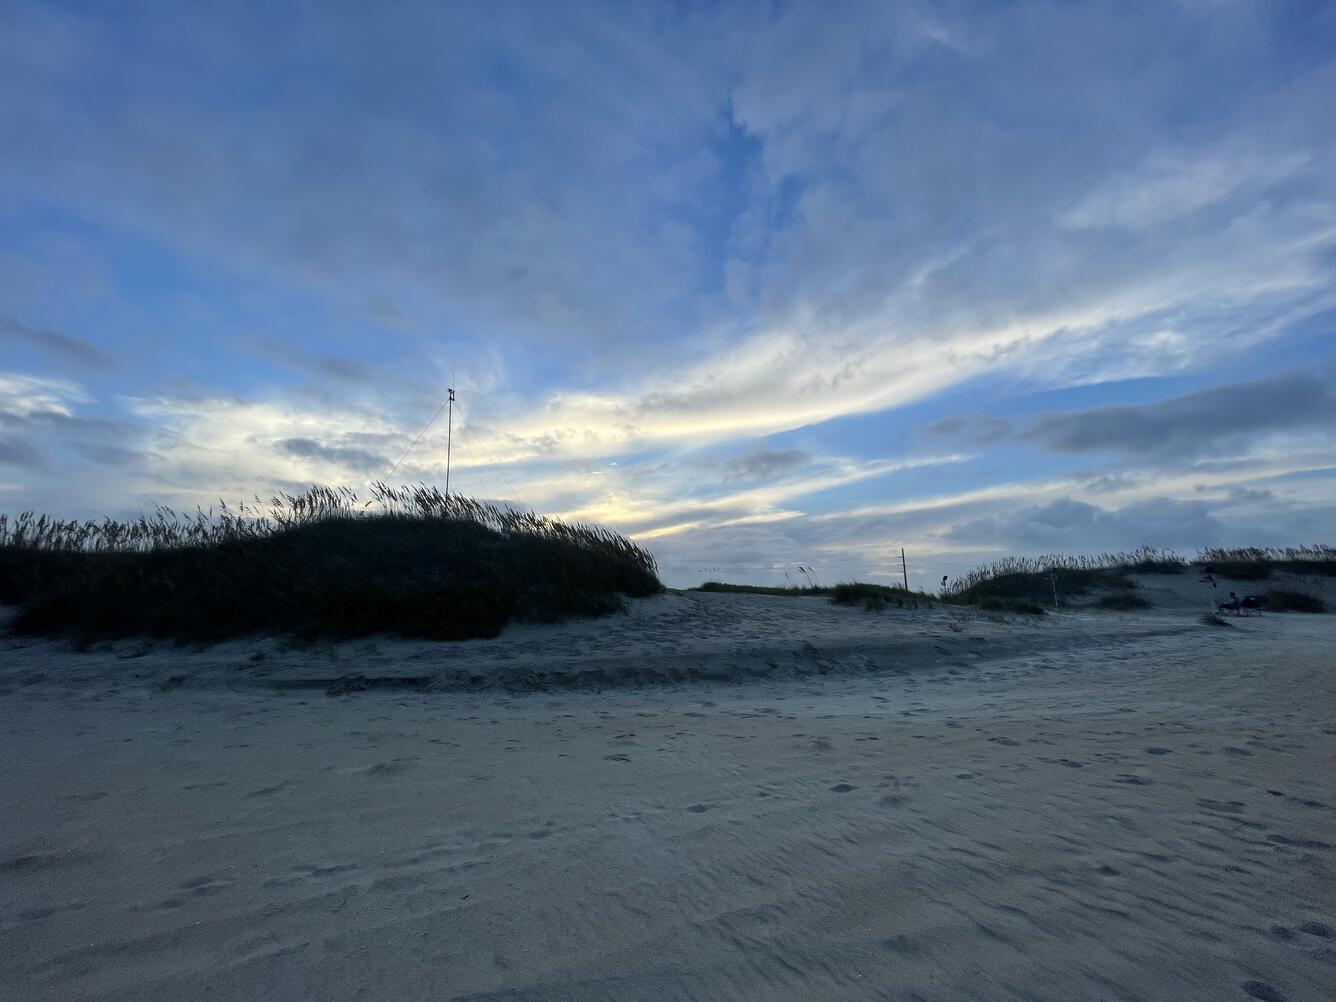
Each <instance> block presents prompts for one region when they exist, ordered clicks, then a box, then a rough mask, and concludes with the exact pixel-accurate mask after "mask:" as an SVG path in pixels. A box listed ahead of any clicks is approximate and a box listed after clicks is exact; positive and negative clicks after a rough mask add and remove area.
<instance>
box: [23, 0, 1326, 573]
mask: <svg viewBox="0 0 1336 1002" xmlns="http://www.w3.org/2000/svg"><path fill="white" fill-rule="evenodd" d="M1334 49H1336V13H1333V12H1332V11H1331V10H1329V9H1324V8H1322V7H1302V6H1299V5H1284V4H1277V5H1264V4H1255V3H1249V2H1243V0H1239V2H1226V3H1218V4H1197V3H1169V4H1162V5H1153V6H1150V7H1147V8H1140V9H1138V10H1136V11H1129V10H1127V9H1126V8H1125V7H1123V6H1121V5H1118V6H1115V5H1100V4H1095V5H1083V6H1081V7H1080V8H1068V7H1056V8H1055V7H1054V6H1052V5H1048V4H1041V3H1020V4H1015V5H1007V6H1006V7H1005V8H1001V7H998V6H997V5H991V4H964V5H952V6H950V7H946V6H944V5H940V4H935V3H927V2H925V3H915V4H905V5H895V7H894V9H887V5H882V4H866V5H855V6H854V7H850V8H849V10H847V11H846V12H844V13H843V14H842V15H841V16H840V17H838V18H834V17H831V16H830V15H829V14H823V13H822V12H821V11H819V10H816V9H814V8H803V7H799V6H794V7H785V6H780V7H778V8H776V7H774V6H773V5H770V4H755V5H752V4H736V5H729V6H727V7H726V8H722V9H711V10H707V9H684V8H681V7H680V6H678V5H666V4H665V5H660V4H655V3H649V4H645V5H638V6H635V7H633V8H629V9H628V8H626V7H625V6H623V5H606V4H601V3H585V4H576V5H561V6H560V8H559V9H558V8H553V7H552V6H551V5H536V4H535V5H529V4H517V5H507V6H506V7H505V8H504V9H499V10H495V11H489V12H488V13H487V15H486V16H483V15H481V14H479V13H476V12H471V11H468V10H464V9H453V10H446V9H443V8H441V7H440V5H433V4H411V3H410V4H404V5H398V6H396V7H395V9H394V11H393V12H392V13H385V12H378V13H377V14H376V15H375V16H374V17H373V16H372V15H371V14H370V13H369V12H359V11H358V10H356V9H355V8H342V9H334V8H324V9H304V10H297V11H289V12H285V13H283V14H274V13H272V12H261V11H259V10H258V9H250V8H237V9H229V10H210V11H207V12H201V11H191V12H185V11H183V10H181V9H180V8H179V7H178V6H176V5H158V4H152V3H142V4H131V5H127V6H125V7H124V9H120V10H117V11H95V12H90V11H89V10H87V9H86V8H82V7H76V6H68V7H67V6H64V5H61V4H35V3H33V4H26V3H20V4H11V5H7V6H6V7H5V8H4V10H3V11H0V124H2V125H3V128H4V132H5V134H6V135H7V136H13V137H19V139H20V141H18V142H15V143H13V144H11V147H10V150H9V152H8V153H7V155H6V157H4V158H2V159H0V193H3V194H0V344H2V345H4V346H5V347H6V349H7V351H6V359H5V361H4V364H3V366H0V370H2V371H0V509H8V510H15V509H22V508H28V507H39V508H44V509H50V510H54V511H57V512H60V513H71V514H90V513H94V512H101V511H112V512H123V511H130V510H135V509H138V508H143V507H146V506H151V505H152V504H154V503H158V502H162V503H169V504H173V505H176V506H180V505H183V504H185V505H190V504H195V503H200V504H204V505H206V506H207V505H208V504H209V503H211V502H212V501H214V500H215V499H217V498H219V497H222V498H225V499H229V500H235V499H243V498H249V497H251V496H252V495H253V494H255V493H260V494H268V493H271V492H273V491H276V490H297V489H301V488H302V487H304V486H307V485H309V484H310V483H312V482H321V483H347V484H354V485H356V484H358V483H365V482H367V481H368V480H374V479H378V478H380V477H383V476H385V475H386V474H387V473H388V472H389V470H390V469H391V468H392V467H393V466H394V464H395V463H396V461H397V460H399V458H400V457H401V456H402V455H403V453H404V451H405V450H406V449H407V448H408V446H409V445H410V443H411V442H412V441H413V438H414V436H415V435H416V434H417V433H418V431H419V430H420V428H421V427H422V425H423V423H424V422H425V421H426V420H427V418H429V417H430V416H431V415H432V414H433V413H434V412H435V411H436V409H437V407H438V406H439V404H440V402H441V399H442V397H443V395H444V392H443V391H444V387H445V386H447V385H455V386H456V387H457V389H458V390H459V398H460V400H459V407H458V409H457V411H456V412H455V418H456V422H455V426H454V430H455V437H454V452H453V458H452V472H451V477H452V486H454V487H457V488H458V489H460V490H464V491H468V492H470V493H475V494H478V495H480V496H484V497H489V498H495V499H502V500H507V501H510V502H513V503H520V504H526V505H530V506H533V507H535V508H537V509H540V510H544V511H551V512H555V513H560V514H563V515H566V516H567V517H572V518H579V519H589V520H596V521H601V522H605V523H607V524H610V525H612V526H614V527H616V528H618V529H620V530H622V531H625V532H628V533H631V534H633V535H635V536H636V537H637V538H639V539H641V540H643V541H644V542H645V543H646V544H647V545H649V546H651V548H652V549H653V550H654V551H655V552H656V554H658V555H659V556H660V559H661V560H662V562H663V564H664V567H665V576H666V577H667V579H668V580H669V581H670V582H671V583H690V582H692V581H694V580H699V578H700V577H702V576H723V577H732V578H738V579H747V580H777V579H782V576H783V573H784V570H785V569H786V568H788V569H790V570H791V569H792V567H793V566H794V565H795V564H797V563H803V564H804V565H811V566H815V567H817V568H818V570H819V571H820V572H821V573H823V574H824V575H825V576H826V577H827V578H836V577H852V576H871V577H877V576H883V577H889V576H891V575H892V573H893V572H892V570H891V566H892V559H891V558H892V555H895V561H894V563H895V564H896V566H897V567H898V552H899V547H900V546H901V545H905V546H907V547H908V548H910V550H911V552H912V553H914V554H918V555H921V557H920V558H919V559H920V560H921V564H922V566H921V567H920V568H919V569H918V571H917V572H918V573H919V574H920V575H921V576H922V580H923V581H924V582H925V583H927V582H929V581H935V580H936V578H937V577H939V576H940V574H941V573H954V572H956V571H958V570H960V569H963V567H965V566H967V565H968V564H969V563H970V562H973V561H974V560H977V559H980V558H983V557H986V556H988V555H991V554H993V553H997V552H1001V551H1025V552H1032V551H1035V550H1055V549H1080V550H1090V549H1103V548H1118V547H1131V546H1136V545H1140V544H1142V543H1149V544H1153V545H1163V546H1175V547H1180V548H1187V549H1191V548H1194V547H1196V546H1200V545H1214V544H1219V543H1234V542H1237V543H1259V544H1265V543H1291V542H1311V541H1316V540H1319V539H1321V538H1322V537H1323V536H1324V535H1326V534H1329V532H1330V530H1329V528H1327V527H1329V526H1330V525H1332V524H1336V523H1333V520H1332V515H1333V514H1336V431H1334V430H1333V429H1336V421H1334V420H1333V418H1336V403H1334V401H1336V390H1334V389H1333V387H1334V385H1336V362H1333V359H1334V358H1336V336H1334V333H1336V332H1334V330H1333V328H1334V327H1336V283H1334V282H1333V270H1334V268H1336V134H1333V133H1332V132H1331V130H1330V129H1329V128H1326V127H1325V123H1327V122H1330V121H1333V120H1336V63H1333V61H1332V60H1331V58H1330V52H1331V51H1333V50H1334ZM444 452H445V430H444V428H443V427H442V426H441V425H440V424H437V425H433V427H432V428H431V430H430V431H429V432H428V433H427V434H425V435H424V436H423V438H422V440H421V441H420V442H419V443H418V444H417V445H416V446H415V447H414V448H413V451H412V452H411V454H410V455H409V456H408V458H407V460H406V461H405V462H404V463H403V465H402V466H401V467H400V468H399V470H398V471H397V473H396V477H395V479H396V480H400V479H403V480H419V479H421V480H430V481H437V482H439V481H440V480H442V479H443V475H444ZM1328 541H1329V540H1328ZM895 573H898V570H897V571H896V572H895Z"/></svg>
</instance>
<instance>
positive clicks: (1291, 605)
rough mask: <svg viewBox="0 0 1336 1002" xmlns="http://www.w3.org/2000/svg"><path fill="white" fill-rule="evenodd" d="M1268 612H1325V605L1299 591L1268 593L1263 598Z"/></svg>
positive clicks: (1318, 599)
mask: <svg viewBox="0 0 1336 1002" xmlns="http://www.w3.org/2000/svg"><path fill="white" fill-rule="evenodd" d="M1263 600H1264V602H1265V603H1266V609H1267V611H1269V612H1326V611H1327V603H1326V602H1324V601H1322V599H1320V598H1318V597H1317V596H1316V595H1307V594H1305V593H1304V592H1301V591H1269V592H1267V593H1266V595H1265V596H1263Z"/></svg>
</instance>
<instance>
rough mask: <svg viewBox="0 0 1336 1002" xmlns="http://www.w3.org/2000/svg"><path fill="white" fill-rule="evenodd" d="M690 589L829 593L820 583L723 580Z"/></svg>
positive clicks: (790, 593)
mask: <svg viewBox="0 0 1336 1002" xmlns="http://www.w3.org/2000/svg"><path fill="white" fill-rule="evenodd" d="M689 590H690V591H711V592H732V593H735V594H740V595H786V596H789V597H794V598H796V597H798V596H800V595H829V594H830V589H829V588H824V587H822V586H820V585H807V586H799V585H787V586H780V585H747V584H728V583H727V582H724V581H706V582H705V583H703V584H698V585H696V587H694V588H691V589H689Z"/></svg>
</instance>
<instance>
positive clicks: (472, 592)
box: [0, 483, 1336, 642]
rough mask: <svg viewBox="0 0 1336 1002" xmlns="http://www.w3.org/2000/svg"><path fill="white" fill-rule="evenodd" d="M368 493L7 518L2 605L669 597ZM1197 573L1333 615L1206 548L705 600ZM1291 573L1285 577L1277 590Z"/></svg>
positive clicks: (277, 617)
mask: <svg viewBox="0 0 1336 1002" xmlns="http://www.w3.org/2000/svg"><path fill="white" fill-rule="evenodd" d="M370 495H371V496H370V498H369V499H368V500H366V501H365V502H363V501H361V500H360V499H359V498H358V496H357V494H356V493H355V492H354V491H352V490H350V489H348V488H329V487H320V486H317V487H313V488H311V490H309V491H307V492H306V493H304V494H299V495H289V494H281V495H279V496H277V497H274V498H272V499H271V501H270V503H269V504H268V506H265V505H263V504H262V503H261V502H260V501H259V500H258V498H257V499H256V502H255V504H254V505H253V506H251V505H243V506H241V507H239V508H237V509H231V508H229V507H227V506H226V505H224V504H220V506H219V508H218V509H216V510H210V511H208V512H204V511H196V512H195V513H193V514H190V515H181V514H178V513H177V512H175V511H173V510H171V509H169V508H159V509H158V510H157V512H155V514H154V515H153V516H151V517H141V518H139V519H136V520H126V521H118V520H115V519H110V518H107V519H103V520H101V521H97V520H89V521H82V522H81V521H62V520H59V519H53V518H50V517H48V516H36V515H34V514H32V513H31V512H29V513H25V514H23V515H20V516H19V517H18V518H15V519H10V518H8V517H7V516H2V515H0V602H8V603H17V604H19V605H20V609H19V611H18V613H17V614H16V615H15V616H13V617H12V619H11V624H10V625H11V629H12V630H13V631H14V632H15V633H18V634H20V635H54V634H64V635H69V636H71V637H74V638H75V639H77V640H80V641H83V642H89V641H92V640H96V639H106V638H113V637H124V636H134V635H148V636H159V637H168V638H173V639H176V640H181V641H205V642H213V641H218V640H223V639H226V638H229V637H238V636H242V635H245V634H249V633H273V632H278V633H288V634H293V635H296V636H299V637H307V638H314V637H330V638H340V637H344V638H346V637H359V636H369V635H372V634H390V635H398V636H404V637H418V638H425V639H432V640H464V639H469V638H477V637H494V636H496V635H497V634H498V633H499V632H500V631H501V629H502V627H504V626H505V624H506V623H507V622H510V621H512V620H529V621H551V620H558V619H563V618H566V617H570V616H594V615H600V614H605V613H609V612H614V611H618V610H620V609H622V608H623V600H624V598H627V597H645V596H649V595H653V594H655V593H657V592H659V591H662V590H663V585H662V584H661V583H660V581H659V578H658V574H657V566H656V564H655V560H654V557H653V555H652V554H651V553H650V552H649V551H648V550H646V549H644V548H642V547H640V546H638V545H636V544H635V543H633V542H631V541H630V540H628V539H626V538H625V537H623V536H621V535H619V534H617V533H615V532H612V531H610V530H607V529H602V528H598V527H594V526H588V525H568V524H566V523H564V522H562V521H560V520H559V519H555V518H548V517H544V516H540V515H536V514H534V513H533V512H528V511H518V510H514V509H510V508H504V507H498V506H495V505H490V504H486V503H483V502H480V501H477V500H475V499H472V498H467V497H462V496H460V495H456V494H446V493H443V492H442V491H440V490H438V489H437V488H435V487H430V486H427V485H425V484H421V485H418V486H415V487H399V488H394V487H389V486H387V485H385V484H382V483H377V484H374V485H373V486H372V488H371V491H370ZM1189 572H1192V574H1193V575H1194V580H1198V579H1200V578H1201V577H1205V576H1207V575H1209V576H1211V577H1213V578H1214V577H1218V578H1220V579H1222V580H1235V581H1243V582H1247V583H1248V584H1249V585H1250V586H1252V585H1253V584H1254V583H1255V582H1262V581H1266V582H1268V588H1270V589H1271V590H1269V591H1265V592H1264V593H1263V595H1262V597H1263V598H1264V599H1265V600H1266V604H1267V605H1268V606H1269V607H1270V608H1272V609H1273V610H1275V611H1296V612H1323V611H1325V610H1326V603H1325V601H1324V599H1323V598H1322V597H1321V596H1320V595H1315V594H1312V593H1311V589H1306V587H1305V584H1304V582H1303V581H1302V580H1298V579H1299V578H1304V577H1307V578H1314V577H1318V578H1321V577H1327V578H1330V577H1336V549H1333V548H1332V547H1331V546H1327V545H1315V546H1304V547H1293V548H1287V549H1255V548H1254V549H1228V550H1227V549H1207V550H1202V551H1200V552H1199V553H1198V555H1197V557H1196V559H1195V561H1193V562H1189V561H1188V560H1187V559H1186V558H1184V557H1182V556H1180V555H1178V554H1176V553H1174V552H1171V551H1167V550H1160V549H1155V548H1152V547H1142V548H1141V549H1138V550H1134V551H1131V552H1125V553H1106V554H1101V555H1097V556H1071V555H1062V554H1055V555H1048V556H1042V557H1005V558H1002V559H1000V560H997V561H995V562H993V563H992V564H988V565H985V566H983V567H980V568H977V569H976V570H974V571H971V572H970V573H968V574H965V575H963V576H961V577H959V578H957V579H956V580H955V581H952V582H951V583H950V584H949V585H946V586H945V587H944V588H943V589H942V591H941V593H940V594H939V595H936V596H933V595H928V594H925V593H923V592H912V591H906V590H905V589H903V588H899V587H895V586H890V585H885V584H877V583H868V582H842V583H839V584H835V585H832V586H828V587H824V586H819V585H816V584H815V583H811V582H809V585H808V586H807V587H798V588H771V587H765V586H756V585H745V584H743V585H735V584H726V583H722V582H717V581H710V582H706V583H705V584H703V585H701V586H700V590H702V591H714V592H745V593H752V594H762V595H780V596H789V597H803V596H807V597H812V596H821V597H825V598H828V599H829V600H830V601H832V602H835V603H838V604H841V605H854V606H862V607H863V608H865V609H867V610H869V611H873V612H875V611H882V610H885V609H887V608H889V607H891V606H895V607H897V608H905V607H909V608H911V609H917V608H919V607H921V606H928V605H931V604H932V603H934V602H945V603H950V604H958V605H971V606H977V607H979V608H981V609H984V610H986V611H992V612H1004V613H1005V612H1010V613H1027V614H1033V615H1039V614H1043V613H1044V612H1046V611H1047V610H1049V609H1055V608H1063V607H1090V608H1095V609H1105V610H1112V611H1123V612H1128V611H1133V610H1137V609H1149V608H1152V607H1154V606H1155V604H1156V601H1155V599H1154V598H1152V597H1151V596H1150V594H1149V592H1148V590H1147V589H1146V588H1145V587H1142V586H1139V585H1138V583H1137V581H1136V580H1134V578H1133V576H1134V575H1139V576H1142V577H1145V576H1150V577H1166V578H1168V577H1172V576H1174V575H1187V574H1188V573H1189ZM1278 575H1282V576H1286V581H1283V582H1277V581H1273V578H1275V577H1276V576H1278ZM1291 578H1294V579H1295V580H1290V579H1291ZM1272 585H1275V587H1271V586H1272ZM1282 585H1283V587H1282ZM1224 594H1225V593H1223V592H1222V593H1221V598H1222V600H1223V597H1224ZM1170 604H1174V602H1171V603H1170Z"/></svg>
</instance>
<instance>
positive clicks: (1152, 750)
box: [1146, 748, 1174, 755]
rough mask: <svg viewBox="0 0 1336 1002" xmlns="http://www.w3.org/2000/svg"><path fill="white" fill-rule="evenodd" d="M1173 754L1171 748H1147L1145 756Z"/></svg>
mask: <svg viewBox="0 0 1336 1002" xmlns="http://www.w3.org/2000/svg"><path fill="white" fill-rule="evenodd" d="M1173 753H1174V750H1173V749H1172V748H1147V749H1146V754H1147V755H1172V754H1173Z"/></svg>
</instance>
